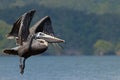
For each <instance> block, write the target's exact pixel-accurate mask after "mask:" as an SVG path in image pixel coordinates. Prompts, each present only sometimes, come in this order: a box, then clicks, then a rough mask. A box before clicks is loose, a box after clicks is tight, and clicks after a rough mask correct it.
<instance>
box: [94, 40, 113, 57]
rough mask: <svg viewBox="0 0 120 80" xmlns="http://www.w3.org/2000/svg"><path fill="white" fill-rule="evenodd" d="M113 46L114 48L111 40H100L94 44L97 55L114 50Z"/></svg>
mask: <svg viewBox="0 0 120 80" xmlns="http://www.w3.org/2000/svg"><path fill="white" fill-rule="evenodd" d="M112 48H113V45H112V43H111V42H109V41H105V40H98V41H97V42H96V43H95V44H94V49H95V54H96V55H104V54H105V53H108V52H110V51H112Z"/></svg>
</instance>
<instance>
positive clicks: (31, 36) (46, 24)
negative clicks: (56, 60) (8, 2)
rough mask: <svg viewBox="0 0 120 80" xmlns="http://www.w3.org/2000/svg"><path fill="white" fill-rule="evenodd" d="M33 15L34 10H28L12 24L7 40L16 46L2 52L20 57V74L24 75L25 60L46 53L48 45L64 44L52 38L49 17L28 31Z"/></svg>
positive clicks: (52, 33) (52, 32) (58, 39)
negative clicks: (14, 41)
mask: <svg viewBox="0 0 120 80" xmlns="http://www.w3.org/2000/svg"><path fill="white" fill-rule="evenodd" d="M34 13H35V10H30V11H28V12H26V13H24V14H23V15H22V16H21V17H20V18H18V20H17V21H16V22H15V23H14V24H13V27H12V29H11V32H10V33H8V35H7V38H8V39H14V38H15V39H16V43H17V45H18V46H17V47H14V48H6V49H4V50H3V52H4V53H6V54H10V55H18V56H20V69H21V71H20V73H21V74H23V73H24V68H25V61H26V59H27V58H29V57H30V56H33V55H38V54H41V53H43V52H44V51H46V50H47V49H48V44H49V43H55V44H57V43H61V42H64V40H62V39H60V38H57V37H55V36H54V31H53V28H52V22H51V19H50V17H49V16H45V17H44V18H42V19H41V20H39V21H38V22H37V23H35V25H33V26H32V27H31V28H30V29H29V26H30V23H31V20H32V18H33V15H34Z"/></svg>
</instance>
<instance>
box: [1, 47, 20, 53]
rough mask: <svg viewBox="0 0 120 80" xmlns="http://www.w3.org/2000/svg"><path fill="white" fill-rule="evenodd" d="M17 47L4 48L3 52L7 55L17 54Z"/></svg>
mask: <svg viewBox="0 0 120 80" xmlns="http://www.w3.org/2000/svg"><path fill="white" fill-rule="evenodd" d="M18 48H19V47H15V48H9V49H4V50H3V52H4V53H5V54H9V55H18Z"/></svg>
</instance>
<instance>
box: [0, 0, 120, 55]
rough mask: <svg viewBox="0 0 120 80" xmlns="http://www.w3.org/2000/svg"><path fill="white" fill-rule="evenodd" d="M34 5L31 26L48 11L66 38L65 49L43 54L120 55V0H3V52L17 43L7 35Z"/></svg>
mask: <svg viewBox="0 0 120 80" xmlns="http://www.w3.org/2000/svg"><path fill="white" fill-rule="evenodd" d="M31 9H36V13H35V15H34V18H33V20H32V23H31V26H32V25H33V24H35V22H37V21H38V20H40V19H41V18H43V17H44V16H46V15H48V16H50V17H51V20H52V25H53V28H54V31H55V33H56V36H57V37H59V38H62V39H64V40H65V41H66V43H63V44H62V46H63V47H64V49H63V52H62V53H57V52H55V51H54V48H50V49H49V50H48V51H47V52H46V53H44V54H43V55H71V56H72V55H120V35H119V34H120V0H115V1H114V0H66V1H65V0H1V1H0V51H1V53H2V50H3V49H4V48H6V47H8V48H9V47H14V46H15V42H14V41H13V40H7V39H6V37H5V35H6V34H7V33H8V32H9V31H10V30H11V27H12V25H13V23H14V22H15V21H16V20H17V19H18V17H19V16H21V15H22V14H23V13H25V12H27V11H29V10H31Z"/></svg>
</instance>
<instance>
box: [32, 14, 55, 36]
mask: <svg viewBox="0 0 120 80" xmlns="http://www.w3.org/2000/svg"><path fill="white" fill-rule="evenodd" d="M37 32H44V33H46V34H48V35H52V36H53V35H54V31H53V27H52V22H51V19H50V17H49V16H45V17H44V18H42V19H41V20H39V21H38V22H37V23H36V24H35V25H33V26H32V27H31V29H30V34H35V33H37Z"/></svg>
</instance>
